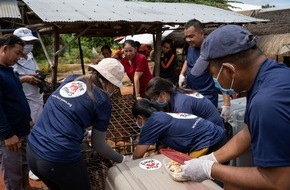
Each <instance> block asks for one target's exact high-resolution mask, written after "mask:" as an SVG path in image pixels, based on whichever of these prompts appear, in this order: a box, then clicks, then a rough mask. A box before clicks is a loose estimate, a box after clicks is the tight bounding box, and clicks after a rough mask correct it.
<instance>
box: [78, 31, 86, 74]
mask: <svg viewBox="0 0 290 190" xmlns="http://www.w3.org/2000/svg"><path fill="white" fill-rule="evenodd" d="M78 45H79V51H80V59H81V66H82V71H83V75H85V74H86V71H85V64H84V56H83V50H82V44H81V37H78Z"/></svg>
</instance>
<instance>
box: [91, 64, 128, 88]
mask: <svg viewBox="0 0 290 190" xmlns="http://www.w3.org/2000/svg"><path fill="white" fill-rule="evenodd" d="M89 67H91V68H93V69H95V70H96V71H98V72H99V73H100V74H101V75H102V76H103V77H105V79H107V80H108V81H109V82H110V83H112V84H113V85H115V86H117V87H119V88H122V87H123V84H122V81H119V80H118V79H116V77H115V76H114V75H112V74H111V73H109V72H108V71H107V70H106V69H104V68H103V67H100V66H99V65H89Z"/></svg>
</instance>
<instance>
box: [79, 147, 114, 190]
mask: <svg viewBox="0 0 290 190" xmlns="http://www.w3.org/2000/svg"><path fill="white" fill-rule="evenodd" d="M82 156H83V159H84V161H85V163H86V166H87V171H88V174H89V178H90V185H91V190H104V189H105V180H106V177H107V174H108V170H109V168H110V167H111V166H112V163H111V161H110V160H107V159H105V158H103V157H102V156H100V155H98V153H97V152H95V151H93V150H85V151H82Z"/></svg>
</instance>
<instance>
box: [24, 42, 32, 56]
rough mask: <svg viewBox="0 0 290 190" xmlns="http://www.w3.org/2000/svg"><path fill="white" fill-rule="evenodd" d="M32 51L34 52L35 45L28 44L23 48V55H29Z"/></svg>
mask: <svg viewBox="0 0 290 190" xmlns="http://www.w3.org/2000/svg"><path fill="white" fill-rule="evenodd" d="M32 50H33V44H26V45H25V46H24V47H23V53H24V54H28V53H30V52H31V51H32Z"/></svg>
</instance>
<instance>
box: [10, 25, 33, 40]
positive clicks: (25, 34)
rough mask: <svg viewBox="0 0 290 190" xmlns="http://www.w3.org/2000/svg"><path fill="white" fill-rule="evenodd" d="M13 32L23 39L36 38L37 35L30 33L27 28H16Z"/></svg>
mask: <svg viewBox="0 0 290 190" xmlns="http://www.w3.org/2000/svg"><path fill="white" fill-rule="evenodd" d="M13 34H14V35H15V36H18V37H19V38H21V39H22V40H23V41H32V40H38V38H37V37H35V36H33V35H32V32H31V30H29V29H28V28H18V29H16V30H14V32H13Z"/></svg>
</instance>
